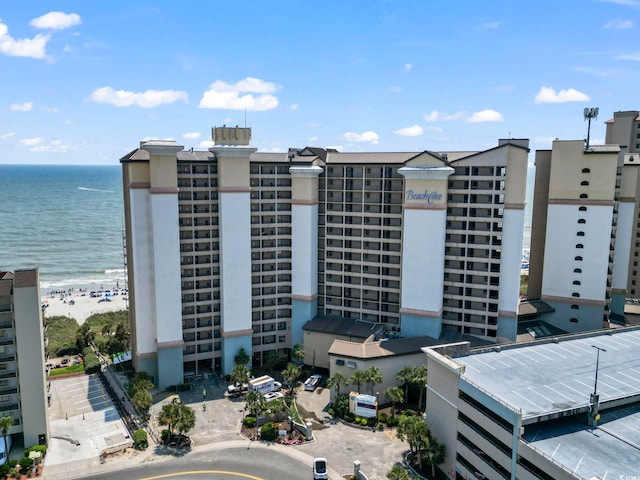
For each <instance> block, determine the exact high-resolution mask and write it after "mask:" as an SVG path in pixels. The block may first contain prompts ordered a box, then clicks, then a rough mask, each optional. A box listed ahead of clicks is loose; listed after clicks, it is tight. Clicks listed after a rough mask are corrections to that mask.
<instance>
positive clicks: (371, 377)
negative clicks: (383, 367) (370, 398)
mask: <svg viewBox="0 0 640 480" xmlns="http://www.w3.org/2000/svg"><path fill="white" fill-rule="evenodd" d="M364 374H365V376H366V378H367V383H369V384H371V395H373V391H374V389H375V387H376V385H377V384H379V383H382V381H383V380H384V379H383V377H382V372H380V369H379V368H378V367H376V366H375V365H371V366H370V367H369V368H367V369H366V370H365V371H364Z"/></svg>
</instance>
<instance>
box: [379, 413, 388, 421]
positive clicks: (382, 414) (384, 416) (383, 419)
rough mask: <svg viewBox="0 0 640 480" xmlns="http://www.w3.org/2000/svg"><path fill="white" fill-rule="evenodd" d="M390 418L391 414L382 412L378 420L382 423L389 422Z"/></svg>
mask: <svg viewBox="0 0 640 480" xmlns="http://www.w3.org/2000/svg"><path fill="white" fill-rule="evenodd" d="M388 419H389V415H387V414H386V413H381V414H380V415H378V421H379V422H381V423H387V420H388Z"/></svg>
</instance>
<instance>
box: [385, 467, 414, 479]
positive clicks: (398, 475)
mask: <svg viewBox="0 0 640 480" xmlns="http://www.w3.org/2000/svg"><path fill="white" fill-rule="evenodd" d="M387 478H388V479H389V480H411V478H410V477H409V472H407V471H406V470H405V469H404V467H402V466H401V465H394V466H393V468H391V470H389V472H388V473H387Z"/></svg>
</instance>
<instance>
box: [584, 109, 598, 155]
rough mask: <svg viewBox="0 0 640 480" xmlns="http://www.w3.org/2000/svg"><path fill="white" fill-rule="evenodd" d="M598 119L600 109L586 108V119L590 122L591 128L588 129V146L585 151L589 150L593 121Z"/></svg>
mask: <svg viewBox="0 0 640 480" xmlns="http://www.w3.org/2000/svg"><path fill="white" fill-rule="evenodd" d="M592 118H593V119H596V118H598V107H591V108H589V107H586V108H585V109H584V119H585V120H588V121H589V126H588V127H587V146H586V147H585V150H589V137H590V136H591V119H592Z"/></svg>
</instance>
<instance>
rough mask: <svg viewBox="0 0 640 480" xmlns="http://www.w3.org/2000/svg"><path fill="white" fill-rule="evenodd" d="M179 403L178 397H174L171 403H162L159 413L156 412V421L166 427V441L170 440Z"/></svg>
mask: <svg viewBox="0 0 640 480" xmlns="http://www.w3.org/2000/svg"><path fill="white" fill-rule="evenodd" d="M181 403H182V402H181V401H180V400H179V399H177V398H174V399H173V400H172V401H171V403H167V404H166V405H163V406H162V409H161V410H160V413H158V423H159V424H160V425H164V426H167V427H168V430H169V438H168V441H171V437H173V428H174V426H175V424H176V422H177V412H178V405H179V404H181Z"/></svg>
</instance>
